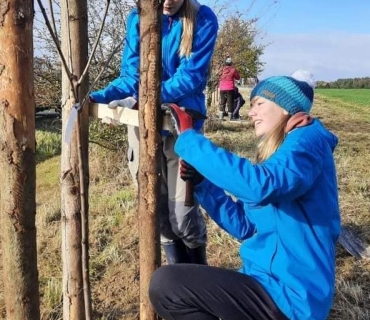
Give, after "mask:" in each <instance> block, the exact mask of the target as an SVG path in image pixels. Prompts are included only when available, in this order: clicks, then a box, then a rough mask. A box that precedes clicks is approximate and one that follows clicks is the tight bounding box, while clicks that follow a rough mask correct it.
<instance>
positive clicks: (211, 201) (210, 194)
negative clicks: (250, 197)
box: [194, 179, 255, 240]
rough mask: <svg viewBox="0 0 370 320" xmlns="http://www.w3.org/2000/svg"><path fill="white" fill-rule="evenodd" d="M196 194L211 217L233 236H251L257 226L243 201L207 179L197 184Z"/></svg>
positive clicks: (242, 237)
mask: <svg viewBox="0 0 370 320" xmlns="http://www.w3.org/2000/svg"><path fill="white" fill-rule="evenodd" d="M194 191H195V196H196V198H197V200H198V201H199V203H200V204H201V205H202V207H203V208H204V209H205V210H206V211H207V213H208V214H209V215H210V217H211V218H212V219H213V220H214V221H215V222H216V223H217V224H218V226H220V227H221V228H222V229H224V230H225V231H226V232H228V233H229V234H231V235H232V236H233V237H235V238H237V239H239V240H245V239H247V238H250V237H251V236H252V235H253V234H254V231H255V226H254V225H253V224H252V223H251V222H250V221H249V219H248V217H247V214H246V213H245V211H244V206H243V203H242V202H241V201H237V202H235V201H234V200H233V199H232V198H231V197H230V196H228V195H226V194H225V192H224V190H222V189H221V188H219V187H217V186H216V185H214V184H213V183H211V182H210V181H208V180H207V179H205V180H204V181H203V182H202V183H200V184H199V185H197V186H195V189H194Z"/></svg>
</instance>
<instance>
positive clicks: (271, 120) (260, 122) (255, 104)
mask: <svg viewBox="0 0 370 320" xmlns="http://www.w3.org/2000/svg"><path fill="white" fill-rule="evenodd" d="M287 114H288V112H287V111H286V110H285V109H283V108H281V107H279V106H278V105H277V104H276V103H274V102H272V101H270V100H268V99H265V98H262V97H258V96H257V97H255V98H253V99H252V101H251V107H250V109H249V111H248V116H249V117H250V118H251V120H252V122H253V125H254V130H255V133H256V136H257V137H262V136H264V135H266V134H268V133H269V132H270V131H271V130H273V129H274V128H275V127H276V126H277V125H278V123H279V122H280V121H281V120H282V119H283V118H284V116H286V115H287Z"/></svg>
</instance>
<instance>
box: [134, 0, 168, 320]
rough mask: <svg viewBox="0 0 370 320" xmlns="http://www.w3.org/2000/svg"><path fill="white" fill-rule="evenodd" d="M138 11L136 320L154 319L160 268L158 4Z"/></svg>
mask: <svg viewBox="0 0 370 320" xmlns="http://www.w3.org/2000/svg"><path fill="white" fill-rule="evenodd" d="M138 6H139V8H140V87H139V97H140V100H139V106H140V112H139V124H140V162H139V239H140V244H139V254H140V319H141V320H154V319H156V316H155V313H154V310H153V308H152V306H151V304H150V301H149V296H148V290H149V281H150V277H151V275H152V274H153V272H154V271H155V269H156V268H157V267H158V266H159V265H160V245H159V233H158V229H159V227H158V225H159V223H158V218H157V217H158V211H159V201H158V199H159V198H160V197H159V196H160V175H161V167H160V163H161V161H160V156H161V154H160V153H161V150H160V143H161V137H160V134H159V132H160V129H161V112H160V92H161V71H162V70H161V65H162V63H161V17H162V6H160V5H158V1H154V0H141V1H139V2H138Z"/></svg>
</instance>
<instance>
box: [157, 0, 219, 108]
mask: <svg viewBox="0 0 370 320" xmlns="http://www.w3.org/2000/svg"><path fill="white" fill-rule="evenodd" d="M199 10H202V12H200V13H198V16H197V21H198V22H197V25H196V29H195V34H194V40H193V49H192V53H191V56H190V57H189V58H187V57H182V58H181V59H180V65H179V67H178V68H177V71H176V73H175V74H174V75H173V77H171V78H170V79H168V80H166V81H163V82H162V94H161V96H162V102H172V101H174V100H176V101H177V100H181V99H182V98H183V97H184V96H186V95H189V93H192V92H194V91H195V90H196V89H197V88H198V87H199V85H200V84H201V83H202V82H204V81H205V79H206V77H207V70H208V66H209V63H210V61H211V58H212V54H213V50H214V47H215V43H216V38H217V31H218V22H217V17H216V15H215V14H214V13H213V12H212V10H211V9H209V8H208V7H206V6H201V8H200V9H199Z"/></svg>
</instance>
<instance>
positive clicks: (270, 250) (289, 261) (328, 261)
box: [149, 76, 340, 320]
mask: <svg viewBox="0 0 370 320" xmlns="http://www.w3.org/2000/svg"><path fill="white" fill-rule="evenodd" d="M313 97H314V91H313V88H312V87H311V86H310V85H309V84H308V83H307V82H306V81H302V80H297V79H295V78H292V77H287V76H278V77H271V78H267V79H266V80H264V81H261V82H260V83H259V84H258V85H257V86H256V87H255V88H254V89H253V91H252V93H251V96H250V100H251V107H250V109H249V112H248V115H249V117H250V118H251V121H252V123H253V125H254V128H255V133H256V135H257V136H258V137H260V138H261V140H260V143H259V145H258V150H257V161H256V163H255V164H253V163H251V162H250V161H249V160H248V159H245V158H242V157H239V156H238V155H236V154H234V153H231V152H229V151H227V150H225V149H223V148H220V147H218V146H216V145H215V144H214V143H212V142H211V141H210V140H209V139H207V138H206V137H204V136H203V135H201V134H199V133H198V132H196V131H195V130H193V129H191V119H190V117H189V116H188V115H187V114H186V113H185V112H184V111H183V110H182V109H180V108H179V107H177V106H176V105H170V106H168V109H169V110H170V111H171V113H172V115H173V121H174V123H175V128H176V130H177V131H176V132H177V133H178V134H179V136H178V139H177V142H176V145H175V152H176V153H177V154H178V155H179V156H180V157H181V158H182V159H183V160H184V161H183V162H182V164H181V172H182V178H183V179H185V180H191V181H193V183H194V184H196V186H195V195H196V197H197V199H198V201H199V203H200V204H201V205H202V206H203V207H204V208H205V209H206V211H207V212H208V214H209V215H210V217H211V218H212V219H213V220H214V221H215V222H216V223H217V224H218V225H219V226H220V227H221V228H223V229H224V230H225V231H227V232H228V233H230V234H231V235H232V236H234V237H235V238H237V239H239V240H241V241H242V244H241V248H240V256H241V260H242V263H243V266H242V267H241V269H240V271H239V272H236V271H231V270H226V269H221V268H216V267H210V266H195V265H176V266H164V267H161V268H159V269H158V270H157V271H156V272H155V273H154V275H153V277H152V280H151V284H150V290H149V294H150V299H151V302H152V304H153V305H154V308H155V310H156V311H157V313H158V314H159V315H160V316H161V317H163V318H164V319H167V320H174V319H176V320H185V319H197V320H218V319H222V320H242V319H243V320H245V319H256V320H264V319H271V320H272V319H295V320H306V319H307V320H308V319H310V320H311V319H312V320H313V319H315V320H323V319H325V318H326V317H327V316H328V314H329V311H330V308H331V305H332V301H333V294H334V286H335V244H336V241H337V238H338V235H339V232H340V215H339V205H338V193H337V190H338V188H337V180H336V170H335V165H334V159H333V151H334V148H335V147H336V145H337V138H336V136H334V135H333V134H332V133H330V132H329V131H328V130H326V129H325V128H324V126H323V125H322V123H321V122H320V121H319V120H317V119H313V118H311V116H310V115H309V112H310V110H311V107H312V101H313ZM185 161H186V162H185ZM225 191H226V192H227V193H225ZM230 195H233V196H234V197H235V198H236V199H237V200H236V201H234V200H233V198H231V196H230Z"/></svg>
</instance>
